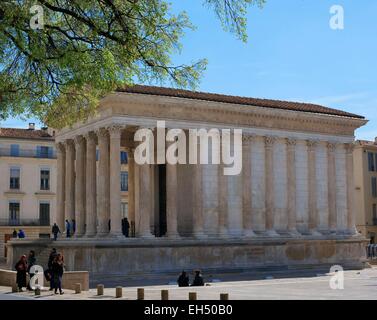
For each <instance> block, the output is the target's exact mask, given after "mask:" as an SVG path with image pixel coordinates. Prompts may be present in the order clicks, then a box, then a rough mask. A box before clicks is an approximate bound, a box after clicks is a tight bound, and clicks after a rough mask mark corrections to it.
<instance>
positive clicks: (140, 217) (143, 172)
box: [135, 164, 153, 238]
mask: <svg viewBox="0 0 377 320" xmlns="http://www.w3.org/2000/svg"><path fill="white" fill-rule="evenodd" d="M135 168H136V175H137V176H138V178H139V181H138V182H137V183H136V193H137V194H136V195H135V197H136V199H137V203H136V219H137V224H138V232H137V235H138V237H141V238H152V237H153V235H152V233H151V213H152V194H151V168H150V165H149V164H142V165H139V164H138V165H136V166H135Z"/></svg>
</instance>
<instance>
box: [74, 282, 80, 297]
mask: <svg viewBox="0 0 377 320" xmlns="http://www.w3.org/2000/svg"><path fill="white" fill-rule="evenodd" d="M75 293H76V294H79V293H81V283H75Z"/></svg>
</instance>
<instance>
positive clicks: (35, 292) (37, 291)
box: [34, 288, 41, 296]
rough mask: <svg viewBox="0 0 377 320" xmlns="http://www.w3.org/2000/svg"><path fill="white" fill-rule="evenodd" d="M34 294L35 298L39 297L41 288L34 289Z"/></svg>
mask: <svg viewBox="0 0 377 320" xmlns="http://www.w3.org/2000/svg"><path fill="white" fill-rule="evenodd" d="M34 294H35V295H36V296H40V295H41V288H35V290H34Z"/></svg>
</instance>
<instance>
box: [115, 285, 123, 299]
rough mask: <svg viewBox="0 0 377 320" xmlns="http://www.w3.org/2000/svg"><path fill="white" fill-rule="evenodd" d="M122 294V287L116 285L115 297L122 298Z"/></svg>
mask: <svg viewBox="0 0 377 320" xmlns="http://www.w3.org/2000/svg"><path fill="white" fill-rule="evenodd" d="M122 296H123V288H122V287H116V288H115V298H122Z"/></svg>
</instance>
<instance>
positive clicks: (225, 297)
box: [220, 293, 229, 300]
mask: <svg viewBox="0 0 377 320" xmlns="http://www.w3.org/2000/svg"><path fill="white" fill-rule="evenodd" d="M220 300H229V293H220Z"/></svg>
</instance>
